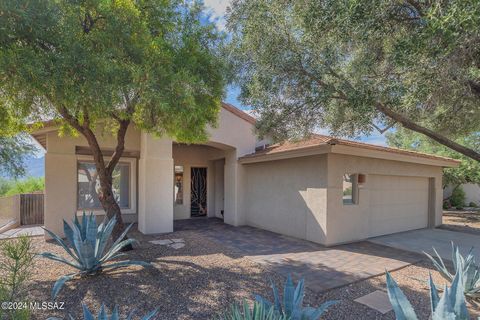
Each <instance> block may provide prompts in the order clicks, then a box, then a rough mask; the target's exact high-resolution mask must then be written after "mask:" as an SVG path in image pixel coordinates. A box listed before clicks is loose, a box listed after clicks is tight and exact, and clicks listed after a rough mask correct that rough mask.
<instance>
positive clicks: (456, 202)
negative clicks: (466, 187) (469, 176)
mask: <svg viewBox="0 0 480 320" xmlns="http://www.w3.org/2000/svg"><path fill="white" fill-rule="evenodd" d="M449 200H450V204H451V205H452V206H453V207H456V208H457V209H458V208H462V207H463V206H464V205H465V191H463V188H462V187H461V186H458V187H457V188H455V189H453V191H452V195H451V196H450V199H449Z"/></svg>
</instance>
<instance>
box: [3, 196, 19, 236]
mask: <svg viewBox="0 0 480 320" xmlns="http://www.w3.org/2000/svg"><path fill="white" fill-rule="evenodd" d="M11 221H16V224H17V225H20V195H19V194H16V195H13V196H6V197H0V228H1V226H2V225H3V224H4V223H7V222H11Z"/></svg>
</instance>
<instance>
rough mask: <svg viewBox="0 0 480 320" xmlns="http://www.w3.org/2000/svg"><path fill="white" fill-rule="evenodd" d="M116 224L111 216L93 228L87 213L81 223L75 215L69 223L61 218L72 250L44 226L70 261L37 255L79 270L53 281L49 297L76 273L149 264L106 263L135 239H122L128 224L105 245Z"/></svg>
mask: <svg viewBox="0 0 480 320" xmlns="http://www.w3.org/2000/svg"><path fill="white" fill-rule="evenodd" d="M116 223H117V220H116V218H115V217H114V218H113V219H111V220H108V219H107V218H105V220H104V222H102V223H101V224H100V225H99V226H98V227H97V221H96V218H95V216H94V215H93V214H91V215H90V216H88V217H87V216H86V215H85V212H84V213H83V217H82V223H81V224H80V222H79V220H78V218H77V216H75V218H74V220H73V224H72V225H71V226H70V225H69V224H68V223H67V222H66V221H65V220H63V231H64V233H65V237H66V238H67V240H68V243H69V244H70V246H71V247H72V249H70V248H69V246H68V245H67V243H65V241H63V240H62V238H60V237H59V236H57V235H56V234H54V233H53V232H51V231H49V230H47V229H45V231H46V232H47V233H48V234H49V235H50V236H51V237H52V238H53V239H55V241H57V243H58V244H59V245H60V246H62V248H63V249H64V250H65V252H66V253H67V254H68V255H69V256H70V257H71V258H72V259H73V261H72V260H67V259H65V258H64V257H61V256H58V255H56V254H53V253H49V252H45V253H42V254H41V256H43V257H45V258H48V259H51V260H54V261H58V262H61V263H64V264H66V265H69V266H71V267H73V268H75V269H77V270H79V272H76V273H71V274H67V275H65V276H62V277H60V278H59V279H58V280H57V282H55V284H54V286H53V289H52V298H53V299H55V298H56V296H57V295H58V293H59V292H60V290H61V289H62V287H63V285H64V284H65V282H67V281H69V280H71V279H73V278H74V277H75V276H77V275H80V276H90V275H96V274H98V273H99V272H102V271H103V270H105V269H114V268H120V267H125V266H129V265H139V266H143V267H149V266H151V265H150V264H149V263H147V262H143V261H132V260H126V261H120V262H111V263H109V262H110V261H111V260H113V259H116V258H119V257H122V256H124V254H122V253H120V250H122V248H124V247H126V246H128V245H131V244H133V243H135V242H136V240H135V239H127V240H123V239H125V236H126V235H127V233H128V231H129V230H130V228H131V227H132V225H130V226H128V227H127V228H126V229H125V231H124V232H123V233H122V234H121V235H120V237H118V239H117V240H116V241H115V242H113V244H111V246H109V247H107V245H108V240H109V239H110V237H111V234H112V231H113V228H114V226H115V224H116Z"/></svg>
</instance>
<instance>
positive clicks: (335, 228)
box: [326, 154, 442, 245]
mask: <svg viewBox="0 0 480 320" xmlns="http://www.w3.org/2000/svg"><path fill="white" fill-rule="evenodd" d="M345 173H350V174H353V173H361V174H365V175H366V179H367V180H366V183H365V185H364V186H363V187H362V188H361V189H360V190H359V203H358V204H357V205H343V203H342V195H343V193H342V176H343V174H345ZM369 175H385V176H402V177H416V178H418V177H424V178H434V179H435V187H434V194H435V199H434V213H435V216H434V222H433V224H434V225H435V226H438V225H440V224H441V223H442V168H441V167H438V166H429V165H422V164H415V163H407V162H400V161H391V160H382V159H373V158H366V157H357V156H348V155H340V154H328V197H327V199H328V200H327V201H328V205H327V212H328V214H327V230H328V234H327V241H326V244H327V245H332V244H338V243H344V242H351V241H357V240H361V239H365V238H368V237H369V236H370V233H369V232H370V231H369V230H370V226H369V212H370V210H371V208H370V199H371V195H370V190H369V187H371V184H370V185H369V180H370V182H371V179H369ZM417 180H418V179H417ZM417 180H416V179H412V181H416V182H414V183H417V184H418V183H421V182H418V181H417ZM425 180H426V179H425ZM387 181H388V179H387ZM391 183H396V180H395V179H391ZM385 188H387V187H385ZM408 192H410V191H409V190H408V189H404V188H398V197H399V198H408V197H409V196H411V195H409V194H402V193H408ZM413 202H414V201H413V200H412V203H413ZM392 203H393V202H392ZM408 205H409V204H408V203H405V210H415V208H410V209H409V207H408ZM385 214H394V210H392V211H386V212H385ZM389 222H390V223H391V220H389V219H385V223H389Z"/></svg>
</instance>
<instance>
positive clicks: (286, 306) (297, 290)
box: [255, 275, 337, 320]
mask: <svg viewBox="0 0 480 320" xmlns="http://www.w3.org/2000/svg"><path fill="white" fill-rule="evenodd" d="M271 283H272V289H273V297H274V299H275V300H274V302H273V303H271V302H270V301H268V300H266V299H264V298H262V297H261V296H258V295H257V296H256V297H255V299H256V300H257V301H258V302H259V303H261V304H263V305H264V307H265V309H266V310H268V309H270V308H271V307H273V309H274V311H275V312H276V313H278V314H279V315H282V316H285V317H286V318H287V319H291V320H317V319H320V317H321V316H322V314H323V313H324V312H325V311H327V309H328V307H330V306H331V305H333V304H336V303H337V301H327V302H325V303H324V304H322V305H321V306H320V307H318V308H312V307H303V298H304V296H305V286H304V280H303V279H301V280H300V281H299V282H298V284H297V286H296V287H295V286H294V284H293V281H292V277H291V276H290V275H288V277H287V281H286V282H285V286H284V290H283V306H282V301H281V300H280V297H279V295H278V290H277V287H276V286H275V283H273V281H271Z"/></svg>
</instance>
